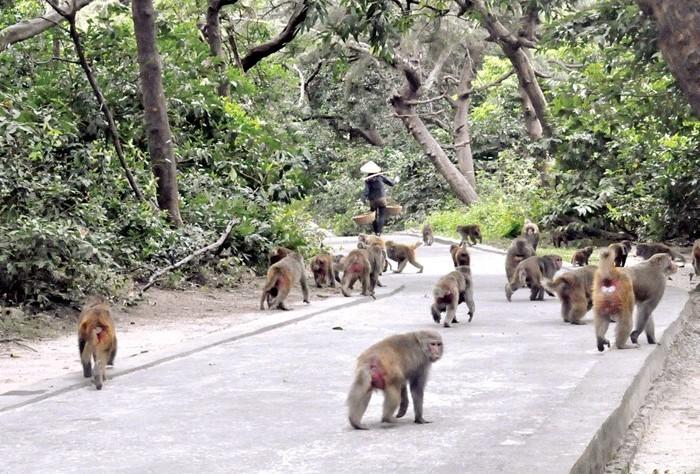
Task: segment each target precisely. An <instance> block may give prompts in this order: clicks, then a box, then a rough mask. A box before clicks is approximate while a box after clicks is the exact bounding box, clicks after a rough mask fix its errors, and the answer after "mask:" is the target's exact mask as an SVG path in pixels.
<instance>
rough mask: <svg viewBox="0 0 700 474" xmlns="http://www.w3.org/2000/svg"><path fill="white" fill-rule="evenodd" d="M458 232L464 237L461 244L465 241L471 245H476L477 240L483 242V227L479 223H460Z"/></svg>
mask: <svg viewBox="0 0 700 474" xmlns="http://www.w3.org/2000/svg"><path fill="white" fill-rule="evenodd" d="M457 233H458V234H459V235H460V236H461V237H462V241H461V242H460V243H459V245H460V246H461V245H464V244H465V243H466V244H469V246H472V245H476V241H477V240H478V241H479V243H481V227H479V225H478V224H469V225H458V226H457ZM470 241H471V242H470Z"/></svg>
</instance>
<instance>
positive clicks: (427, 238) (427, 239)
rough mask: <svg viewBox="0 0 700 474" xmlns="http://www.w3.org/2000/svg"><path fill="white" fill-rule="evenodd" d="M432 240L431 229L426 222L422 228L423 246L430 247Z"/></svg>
mask: <svg viewBox="0 0 700 474" xmlns="http://www.w3.org/2000/svg"><path fill="white" fill-rule="evenodd" d="M433 240H434V239H433V228H432V227H430V224H429V223H427V222H426V223H425V225H424V226H423V244H424V245H425V246H426V247H430V246H431V245H433Z"/></svg>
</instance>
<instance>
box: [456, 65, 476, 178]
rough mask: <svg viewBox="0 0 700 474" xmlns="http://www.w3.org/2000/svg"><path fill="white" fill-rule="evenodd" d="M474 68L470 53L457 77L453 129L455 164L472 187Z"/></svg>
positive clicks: (473, 175)
mask: <svg viewBox="0 0 700 474" xmlns="http://www.w3.org/2000/svg"><path fill="white" fill-rule="evenodd" d="M475 68H476V65H475V64H474V61H472V57H471V55H467V60H466V61H465V63H464V66H463V67H462V74H461V76H460V79H459V90H458V91H457V100H456V101H455V102H456V104H455V105H456V108H455V118H454V130H453V135H454V144H455V155H456V156H457V166H458V167H459V171H461V172H462V175H463V176H464V177H465V178H466V179H467V181H469V184H470V185H471V186H472V188H474V189H476V176H475V174H474V157H473V155H472V143H471V141H472V137H471V131H470V129H469V108H470V107H471V101H472V95H471V94H472V81H473V80H474V77H475V76H476V72H475Z"/></svg>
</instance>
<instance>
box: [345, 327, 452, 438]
mask: <svg viewBox="0 0 700 474" xmlns="http://www.w3.org/2000/svg"><path fill="white" fill-rule="evenodd" d="M442 352H443V345H442V337H441V336H440V334H438V333H437V332H435V331H416V332H409V333H406V334H398V335H395V336H389V337H387V338H386V339H383V340H381V341H379V342H378V343H376V344H374V345H372V346H370V347H369V349H367V350H366V351H364V352H363V353H362V354H360V356H359V357H358V358H357V368H356V369H355V380H354V382H353V384H352V386H351V387H350V393H348V399H347V405H348V420H349V421H350V425H352V427H353V428H355V429H358V430H366V429H367V427H366V426H365V425H363V424H362V416H363V415H364V414H365V411H366V410H367V405H369V401H370V399H371V398H372V391H373V390H383V391H384V409H383V414H382V422H385V423H395V422H396V418H401V417H402V416H404V415H405V414H406V411H407V410H408V390H407V388H406V385H407V384H410V387H411V398H413V413H414V416H415V422H416V423H420V424H422V423H429V422H428V421H427V420H426V419H425V418H423V394H424V392H425V385H426V383H427V382H428V373H429V371H430V366H431V365H432V363H433V362H436V361H437V360H439V359H440V358H441V357H442ZM397 408H398V413H396V409H397ZM394 413H396V417H395V416H394Z"/></svg>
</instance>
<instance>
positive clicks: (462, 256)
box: [450, 244, 471, 267]
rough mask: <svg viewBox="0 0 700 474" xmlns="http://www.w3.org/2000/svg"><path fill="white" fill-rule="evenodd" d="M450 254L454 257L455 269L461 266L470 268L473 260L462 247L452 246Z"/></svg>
mask: <svg viewBox="0 0 700 474" xmlns="http://www.w3.org/2000/svg"><path fill="white" fill-rule="evenodd" d="M450 254H451V255H452V263H454V265H455V267H459V266H460V265H466V266H469V262H470V260H471V258H470V257H469V251H468V250H467V249H466V248H465V247H463V246H461V245H455V244H452V245H450Z"/></svg>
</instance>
